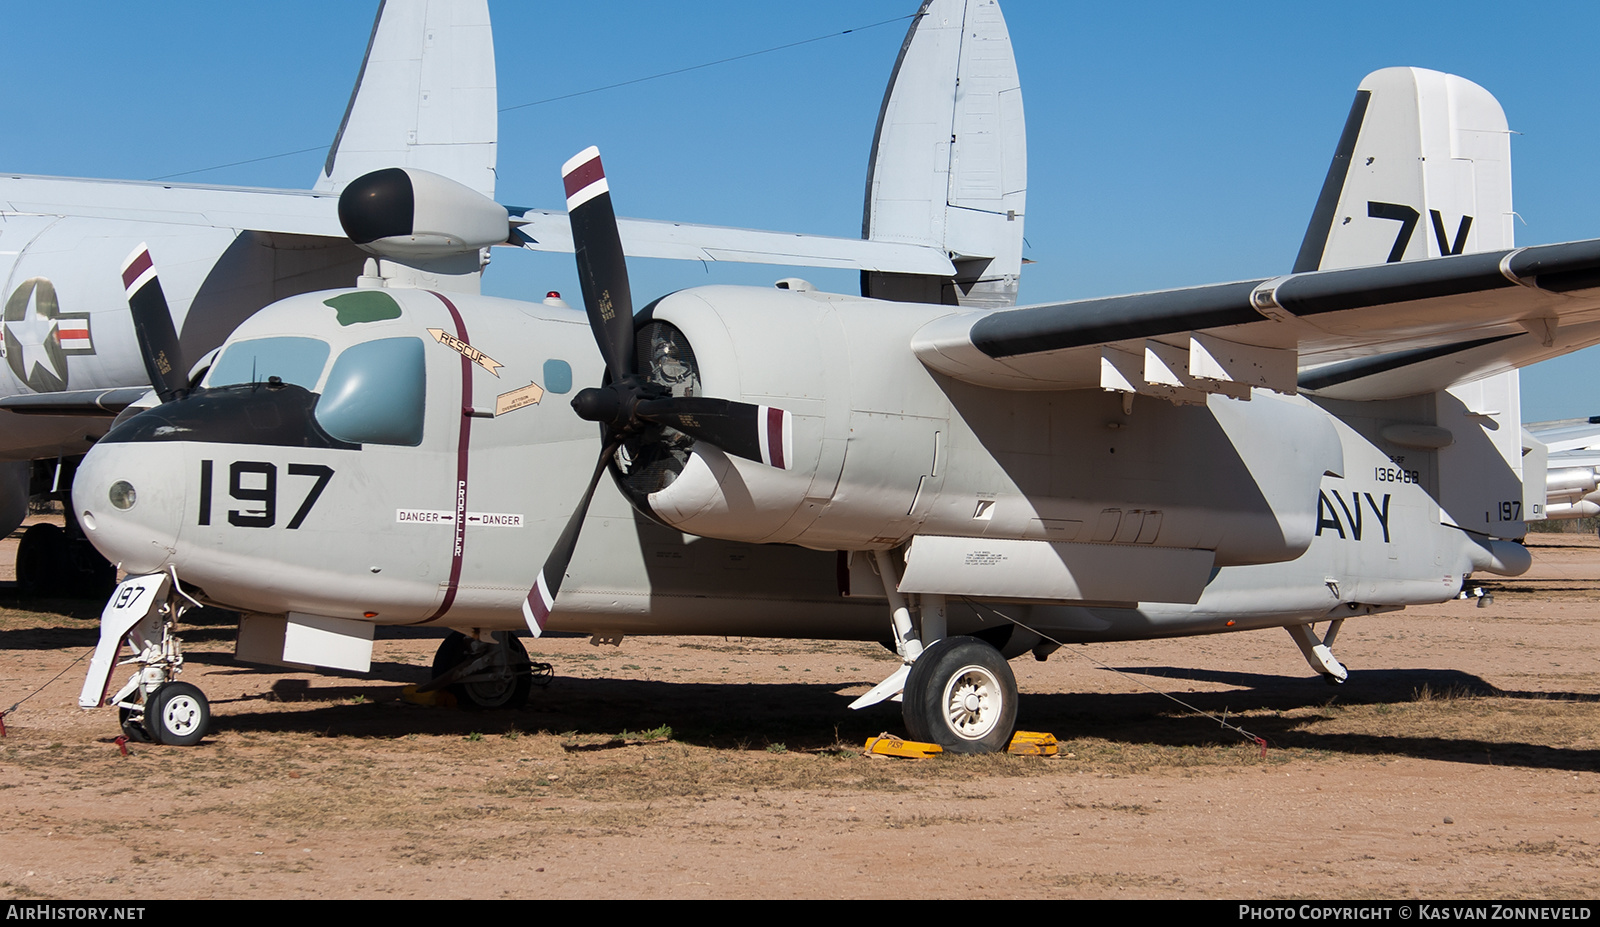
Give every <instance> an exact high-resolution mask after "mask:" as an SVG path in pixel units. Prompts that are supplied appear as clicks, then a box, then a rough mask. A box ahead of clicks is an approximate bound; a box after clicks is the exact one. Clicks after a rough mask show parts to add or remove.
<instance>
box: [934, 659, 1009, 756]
mask: <svg viewBox="0 0 1600 927" xmlns="http://www.w3.org/2000/svg"><path fill="white" fill-rule="evenodd" d="M999 690H1000V687H999V685H998V683H997V681H996V680H995V679H994V677H992V676H991V675H989V673H987V672H986V671H984V669H983V667H980V666H968V667H965V668H963V669H962V670H961V672H959V673H956V674H955V676H954V678H952V679H951V680H950V685H949V687H948V688H947V689H946V690H945V705H946V706H947V707H948V717H949V719H950V727H951V729H953V730H954V731H955V732H956V734H957V735H958V736H960V737H963V738H965V739H967V740H980V739H982V738H983V737H984V736H986V735H987V734H988V733H989V732H990V731H992V730H993V729H994V726H995V724H996V723H998V722H999V720H1000V710H999V709H1000V705H999Z"/></svg>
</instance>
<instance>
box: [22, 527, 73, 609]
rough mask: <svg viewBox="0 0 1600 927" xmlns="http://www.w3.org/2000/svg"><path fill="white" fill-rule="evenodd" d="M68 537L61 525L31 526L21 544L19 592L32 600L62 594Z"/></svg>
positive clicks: (24, 534) (25, 532)
mask: <svg viewBox="0 0 1600 927" xmlns="http://www.w3.org/2000/svg"><path fill="white" fill-rule="evenodd" d="M66 559H67V533H66V532H65V531H63V530H61V527H60V526H59V525H52V524H48V523H44V522H41V523H39V524H35V525H29V526H28V530H26V531H24V532H22V540H21V541H20V542H18V544H17V591H18V592H20V593H22V595H23V596H25V597H28V598H41V597H47V596H55V595H60V594H61V587H62V586H63V585H64V575H63V574H64V573H65V572H66V571H65V570H64V569H63V565H64V564H65V562H66Z"/></svg>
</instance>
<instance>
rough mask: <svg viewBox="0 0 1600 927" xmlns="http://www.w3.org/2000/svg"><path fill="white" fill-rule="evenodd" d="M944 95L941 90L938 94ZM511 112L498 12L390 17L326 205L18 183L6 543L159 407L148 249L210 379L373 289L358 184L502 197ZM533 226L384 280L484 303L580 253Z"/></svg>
mask: <svg viewBox="0 0 1600 927" xmlns="http://www.w3.org/2000/svg"><path fill="white" fill-rule="evenodd" d="M955 60H956V59H955V55H954V54H946V55H943V56H934V57H933V58H932V59H930V61H929V62H928V63H927V64H926V65H923V66H922V67H920V68H918V69H917V74H918V75H919V77H920V78H923V79H927V78H929V77H930V75H929V73H928V71H929V69H933V68H939V67H948V66H953V64H950V63H953V62H954V61H955ZM1006 60H1009V59H1006ZM1012 70H1014V67H1013V68H1012ZM949 80H951V81H953V77H952V78H950V79H949ZM944 81H945V78H943V77H942V76H940V75H937V74H935V75H932V80H931V82H930V84H929V86H940V85H941V84H942V82H944ZM950 85H951V86H953V83H951V84H950ZM424 101H425V105H424ZM496 105H497V103H496V73H495V59H494V44H493V40H492V34H491V31H490V22H489V10H488V4H487V2H486V0H386V2H384V3H382V4H380V5H379V10H378V16H377V19H376V20H375V22H374V24H373V32H372V37H371V40H370V41H369V43H368V46H367V50H366V55H365V57H364V58H363V60H362V65H361V69H360V72H359V75H358V77H357V80H356V84H355V89H354V91H353V92H352V93H351V97H350V102H349V105H348V107H347V109H346V112H345V117H344V119H343V121H342V122H341V124H340V125H339V127H338V132H337V134H336V135H335V138H334V141H333V143H332V145H331V146H330V147H329V149H328V156H327V159H326V162H325V164H324V166H323V169H322V171H321V173H320V176H319V177H318V178H317V181H316V183H315V184H314V185H313V186H312V188H311V189H309V190H266V189H255V188H240V187H218V186H207V185H199V184H181V183H170V182H166V183H152V182H137V181H109V180H80V179H74V178H60V177H36V176H27V175H5V176H0V220H3V221H0V284H3V289H0V295H3V297H4V319H3V322H0V329H3V336H4V350H3V351H0V355H3V357H4V359H5V363H4V364H0V534H6V533H10V531H12V530H13V529H15V528H16V527H17V525H19V524H20V523H21V522H22V520H23V517H24V515H25V514H26V511H27V504H28V500H29V498H30V495H32V494H38V493H41V492H47V493H58V494H61V495H63V496H64V494H65V492H66V490H67V488H68V487H69V486H70V484H71V479H72V472H73V469H74V467H75V466H76V462H77V460H78V459H79V458H80V457H81V455H82V454H83V453H84V451H85V450H86V448H87V447H88V446H89V443H90V442H91V441H93V440H95V439H97V438H98V437H99V436H100V435H102V434H104V433H105V425H106V422H105V421H104V419H103V418H101V416H106V417H108V416H109V415H111V414H114V413H115V412H116V411H118V410H120V409H122V408H124V407H125V406H126V405H128V403H130V402H131V401H133V400H134V399H136V398H138V397H140V396H142V395H144V393H145V392H147V390H148V376H147V372H146V369H145V365H144V362H143V360H142V359H141V347H140V344H139V338H140V335H139V333H138V332H137V329H138V328H139V327H140V325H139V324H138V323H136V322H135V320H134V319H133V318H131V317H130V316H129V314H128V312H127V303H126V298H125V296H124V294H123V281H122V279H121V277H120V276H119V268H120V266H121V262H122V261H123V259H124V258H125V257H127V256H128V255H129V253H130V252H131V251H133V250H134V249H135V247H136V246H138V245H140V244H144V245H147V246H148V247H149V249H150V250H151V252H152V253H154V254H156V255H159V256H160V259H161V262H162V271H163V272H162V286H163V289H164V290H165V293H166V297H167V304H168V308H169V309H170V310H171V319H170V321H163V320H159V319H150V320H149V322H148V324H154V325H159V326H161V327H163V328H174V329H175V331H176V333H177V338H178V342H179V343H180V344H181V347H182V349H183V354H182V356H184V357H185V358H187V359H188V361H190V362H191V363H192V364H193V365H194V369H192V370H183V371H179V372H180V373H182V374H184V375H190V374H197V373H198V372H200V371H201V370H202V369H203V368H204V366H205V365H206V364H207V363H208V362H209V359H210V356H211V352H212V351H213V350H214V349H215V348H216V347H217V346H218V345H220V344H221V343H222V341H223V339H224V338H226V337H227V336H228V334H229V333H230V332H232V331H233V329H234V328H235V327H237V326H238V324H239V323H240V322H242V321H243V320H244V319H246V318H248V317H249V316H250V315H252V314H253V313H254V312H256V310H258V309H260V308H261V307H263V306H265V305H267V304H269V303H271V302H273V301H274V300H278V299H282V298H284V297H286V296H290V295H293V294H296V293H305V292H312V291H316V290H321V289H326V288H328V287H334V286H344V285H347V284H348V283H349V282H350V281H351V280H352V279H354V278H355V277H356V276H357V275H358V274H360V273H361V272H362V269H363V267H364V265H365V263H366V262H367V260H368V259H369V258H370V257H371V255H369V254H368V253H367V252H364V251H362V250H360V249H359V248H358V247H356V246H355V245H354V244H352V243H351V241H350V240H349V239H348V238H346V237H345V235H344V232H343V231H342V229H341V227H340V225H339V221H338V216H337V211H336V203H337V198H338V194H339V193H340V192H341V191H342V190H343V189H344V188H345V187H346V186H347V185H348V184H349V183H350V182H351V181H353V180H355V179H356V178H358V177H361V176H363V175H365V174H367V173H370V172H372V171H374V170H377V169H381V168H396V167H398V168H411V169H416V170H420V171H425V172H428V173H430V174H436V175H440V176H443V177H446V178H449V179H450V180H452V181H455V182H456V183H459V184H463V185H465V186H466V187H468V188H470V189H471V190H473V191H475V192H477V193H480V194H482V195H484V196H491V197H492V196H493V195H494V190H495V161H496V147H497V141H496V140H497V135H498V125H497V120H498V116H497V113H496ZM514 212H515V222H514V223H513V225H514V226H515V228H514V230H513V231H512V233H511V235H510V236H508V235H507V234H506V230H505V229H504V228H502V229H500V230H499V233H500V235H499V237H498V238H496V239H495V240H494V241H491V242H484V243H482V244H483V248H482V249H481V250H477V251H461V252H458V253H453V254H451V255H449V256H448V257H447V258H443V259H440V260H436V261H433V262H431V263H423V262H418V261H413V262H411V263H410V264H397V263H393V262H383V263H382V264H381V265H380V268H379V270H378V273H379V275H389V276H391V277H392V276H393V275H394V274H404V275H405V279H406V280H408V281H409V282H411V283H414V284H418V285H424V284H425V285H428V286H431V287H434V288H439V289H446V290H450V291H452V292H470V293H476V292H478V290H479V281H480V276H481V272H482V270H483V268H484V265H485V264H486V263H487V260H488V247H489V246H490V245H500V244H511V245H520V246H522V247H524V248H527V249H530V250H536V251H567V252H570V251H571V250H572V241H571V236H570V233H569V232H568V231H567V227H566V225H567V222H566V217H565V215H564V214H562V213H561V212H559V211H550V210H537V209H517V210H514ZM620 222H621V226H622V229H623V238H624V241H625V244H626V247H627V250H628V253H629V254H632V255H636V256H641V257H663V258H678V259H686V260H705V261H747V262H751V261H759V262H778V263H792V264H801V265H808V266H823V267H842V268H850V269H858V270H860V271H861V272H862V273H864V274H883V275H894V276H896V277H897V278H898V277H900V276H904V277H905V278H906V279H909V280H913V281H915V280H932V281H944V280H951V279H957V280H959V279H962V278H961V275H960V274H958V273H957V269H956V267H955V266H954V265H952V263H951V260H950V257H949V256H948V254H947V253H946V252H945V251H944V249H943V248H942V247H941V244H942V242H940V241H934V240H931V239H930V238H929V236H928V235H927V234H924V235H922V236H921V238H920V239H918V238H916V237H915V236H911V237H908V236H907V235H905V234H903V233H897V229H895V228H892V227H886V228H885V229H883V231H882V234H879V235H877V236H874V237H876V238H877V239H878V240H874V241H862V240H858V239H846V238H830V237H827V236H816V235H795V234H787V233H776V232H760V231H754V230H747V229H731V228H719V227H710V226H704V225H692V224H686V223H673V222H662V221H650V220H636V219H624V220H620ZM1019 247H1020V246H1019ZM1004 263H1005V262H1004V261H1001V262H1000V265H1004ZM969 265H970V261H969ZM970 266H976V265H970ZM973 282H974V283H976V282H977V281H976V280H974V281H973ZM1013 291H1014V277H1013ZM33 461H41V463H46V464H47V465H46V466H41V467H35V466H34V465H33ZM80 539H81V532H80V531H79V530H78V525H77V523H76V521H75V520H74V519H72V518H70V517H69V518H68V521H67V526H66V531H65V532H63V531H62V529H60V528H58V527H56V526H54V525H49V524H40V525H34V526H32V527H30V528H29V530H28V532H27V533H26V534H25V536H24V538H23V541H22V544H21V547H20V548H19V553H18V575H19V578H20V580H21V582H22V584H23V586H24V587H25V588H27V589H32V590H37V591H61V590H64V589H73V588H76V587H81V586H83V585H84V584H85V583H84V580H85V575H86V574H89V575H98V574H100V573H105V574H107V575H105V579H107V580H114V576H111V575H109V566H108V565H107V564H105V563H104V562H103V561H100V562H96V561H99V558H98V557H95V556H93V551H92V550H89V549H87V548H84V549H83V550H82V551H80V550H79V548H78V545H77V544H75V543H74V542H75V541H77V540H80ZM82 553H87V554H89V555H90V557H84V556H81V554H82ZM91 558H92V559H91ZM110 584H111V583H110V582H107V583H106V587H107V588H109V586H110Z"/></svg>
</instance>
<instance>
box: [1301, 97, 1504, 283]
mask: <svg viewBox="0 0 1600 927" xmlns="http://www.w3.org/2000/svg"><path fill="white" fill-rule="evenodd" d="M1510 247H1513V245H1512V214H1511V133H1510V131H1509V130H1508V129H1507V127H1506V116H1505V112H1504V111H1503V110H1501V108H1500V104H1499V102H1498V101H1496V100H1495V98H1494V96H1493V95H1491V94H1490V93H1489V92H1488V91H1487V90H1484V89H1483V88H1482V87H1479V86H1478V85H1477V84H1474V83H1473V82H1471V81H1469V80H1466V79H1465V78H1461V77H1457V76H1455V75H1454V74H1441V73H1440V72H1438V71H1427V70H1423V69H1421V68H1385V69H1383V70H1381V71H1374V72H1373V73H1371V74H1368V75H1367V77H1366V79H1365V80H1363V81H1362V82H1361V86H1360V87H1359V88H1358V89H1357V90H1356V99H1355V104H1354V105H1353V106H1352V107H1351V108H1350V117H1349V119H1348V120H1346V122H1345V127H1344V132H1343V134H1341V136H1340V138H1339V147H1338V149H1337V150H1336V151H1335V152H1334V157H1333V164H1332V166H1330V167H1329V169H1328V177H1327V180H1326V181H1324V183H1323V185H1322V194H1321V196H1319V197H1318V198H1317V206H1316V209H1315V211H1314V212H1313V213H1312V217H1311V224H1310V225H1309V226H1308V227H1307V229H1306V236H1305V240H1304V241H1303V242H1302V243H1301V245H1300V253H1299V256H1298V257H1297V258H1296V259H1295V263H1294V272H1295V273H1301V272H1304V271H1310V270H1319V269H1320V270H1332V269H1335V268H1339V267H1356V266H1360V265H1364V264H1382V263H1385V262H1393V261H1402V260H1415V259H1418V258H1425V257H1439V256H1440V255H1445V254H1463V253H1468V252H1474V251H1498V250H1501V249H1504V248H1510Z"/></svg>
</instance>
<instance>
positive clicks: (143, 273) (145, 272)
mask: <svg viewBox="0 0 1600 927" xmlns="http://www.w3.org/2000/svg"><path fill="white" fill-rule="evenodd" d="M122 285H123V287H124V288H125V289H126V290H127V292H128V308H129V310H131V311H132V314H133V331H134V334H135V335H136V336H137V337H138V339H139V353H140V354H141V355H142V356H143V358H144V370H145V374H146V375H147V376H149V377H150V388H151V389H153V390H155V391H156V395H157V396H158V397H160V399H161V401H162V402H171V401H172V400H174V399H179V398H182V396H183V395H184V394H185V393H187V392H188V391H189V379H188V378H189V365H188V364H186V363H184V360H183V349H182V347H181V346H180V345H179V344H178V330H177V329H176V328H175V327H173V324H172V312H171V311H170V310H169V309H168V308H167V297H166V294H164V293H162V292H161V280H160V279H159V278H157V276H156V267H155V262H154V261H152V260H151V259H150V246H149V245H143V244H141V245H140V246H139V247H137V248H135V249H133V253H132V254H130V255H128V259H127V260H126V261H123V262H122Z"/></svg>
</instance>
